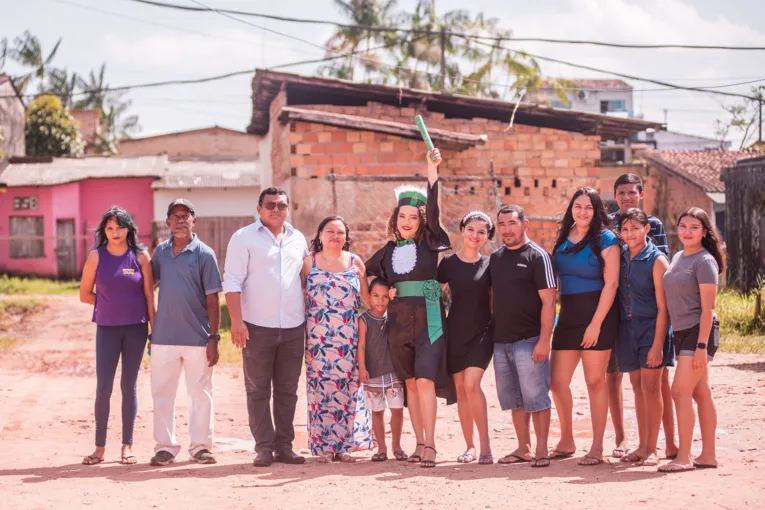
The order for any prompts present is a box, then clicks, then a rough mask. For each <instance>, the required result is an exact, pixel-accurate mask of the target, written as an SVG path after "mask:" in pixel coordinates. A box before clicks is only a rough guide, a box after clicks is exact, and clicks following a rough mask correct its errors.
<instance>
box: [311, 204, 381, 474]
mask: <svg viewBox="0 0 765 510" xmlns="http://www.w3.org/2000/svg"><path fill="white" fill-rule="evenodd" d="M349 245H350V241H349V239H348V229H347V226H346V225H345V222H344V221H343V219H342V218H340V217H338V216H330V217H329V218H326V219H325V220H323V221H322V222H321V224H320V225H319V231H318V234H317V236H316V238H315V239H314V240H313V242H312V250H311V251H312V254H311V255H310V256H309V257H306V260H305V263H304V266H303V275H304V277H305V282H306V301H307V305H308V306H307V317H306V353H305V365H306V396H307V402H308V442H309V444H310V447H311V453H312V455H315V456H319V457H321V458H322V460H323V461H325V462H332V461H333V460H339V461H343V462H351V461H352V460H353V459H352V458H351V456H350V453H349V452H352V451H356V450H363V449H369V448H372V447H374V441H373V439H372V431H371V417H370V415H369V412H368V410H367V409H366V407H364V392H363V391H362V389H361V383H360V381H359V372H358V364H357V362H356V351H357V348H358V334H357V327H358V317H359V305H360V303H361V297H362V295H367V294H368V289H367V278H366V271H365V269H364V263H363V262H362V261H361V259H359V258H358V257H357V256H355V255H353V254H352V253H350V252H349V251H348V248H349Z"/></svg>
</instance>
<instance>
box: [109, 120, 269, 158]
mask: <svg viewBox="0 0 765 510" xmlns="http://www.w3.org/2000/svg"><path fill="white" fill-rule="evenodd" d="M259 144H260V137H259V136H256V135H250V134H247V133H240V132H238V131H232V130H230V129H224V128H219V127H211V128H207V129H199V130H194V131H182V132H179V133H170V134H166V135H157V136H149V137H146V138H135V139H133V140H126V141H124V142H122V143H120V151H121V152H122V155H124V156H152V155H156V154H168V155H170V156H253V157H254V156H257V155H258V151H259Z"/></svg>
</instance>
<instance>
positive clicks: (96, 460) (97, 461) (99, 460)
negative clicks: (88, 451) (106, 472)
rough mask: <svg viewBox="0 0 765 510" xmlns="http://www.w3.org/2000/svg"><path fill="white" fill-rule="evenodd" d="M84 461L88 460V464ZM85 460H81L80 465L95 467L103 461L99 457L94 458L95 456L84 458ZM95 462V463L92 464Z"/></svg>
mask: <svg viewBox="0 0 765 510" xmlns="http://www.w3.org/2000/svg"><path fill="white" fill-rule="evenodd" d="M85 459H88V460H89V461H90V462H85ZM85 459H82V464H83V465H84V466H95V465H96V464H100V463H102V462H103V461H104V459H102V458H101V457H96V456H95V455H88V456H87V457H85ZM92 461H95V462H92Z"/></svg>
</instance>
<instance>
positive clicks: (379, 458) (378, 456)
mask: <svg viewBox="0 0 765 510" xmlns="http://www.w3.org/2000/svg"><path fill="white" fill-rule="evenodd" d="M386 460H388V453H387V452H380V453H375V454H374V455H372V462H384V461H386Z"/></svg>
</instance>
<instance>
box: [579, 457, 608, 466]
mask: <svg viewBox="0 0 765 510" xmlns="http://www.w3.org/2000/svg"><path fill="white" fill-rule="evenodd" d="M587 459H590V460H594V461H597V462H587ZM604 462H605V459H603V458H602V457H593V456H592V455H585V456H584V457H582V458H581V459H579V462H577V464H579V465H580V466H585V467H592V466H599V465H600V464H603V463H604Z"/></svg>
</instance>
